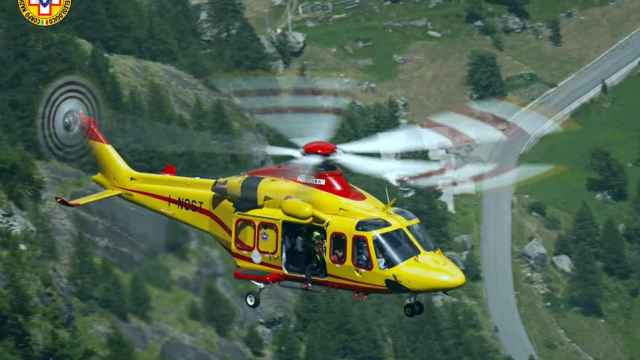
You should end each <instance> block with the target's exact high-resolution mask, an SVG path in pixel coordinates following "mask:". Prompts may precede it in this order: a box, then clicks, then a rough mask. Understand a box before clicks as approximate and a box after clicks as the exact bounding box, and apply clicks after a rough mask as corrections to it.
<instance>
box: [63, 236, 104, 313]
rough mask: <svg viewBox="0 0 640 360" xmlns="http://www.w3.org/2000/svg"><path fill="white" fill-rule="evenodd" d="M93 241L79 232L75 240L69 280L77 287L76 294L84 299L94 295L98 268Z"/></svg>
mask: <svg viewBox="0 0 640 360" xmlns="http://www.w3.org/2000/svg"><path fill="white" fill-rule="evenodd" d="M94 257H95V255H94V252H93V243H92V242H91V240H89V239H87V238H86V237H85V236H84V235H82V234H81V233H79V234H78V235H77V236H76V237H75V239H74V241H73V256H72V257H71V270H70V273H69V280H70V281H71V283H72V284H73V286H74V288H75V294H76V296H77V297H78V299H80V300H82V301H87V300H91V299H93V297H94V288H95V285H96V277H97V275H98V269H97V267H96V264H95V261H94Z"/></svg>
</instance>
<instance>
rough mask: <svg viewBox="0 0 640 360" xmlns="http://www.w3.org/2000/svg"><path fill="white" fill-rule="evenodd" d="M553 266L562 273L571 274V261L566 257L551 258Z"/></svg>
mask: <svg viewBox="0 0 640 360" xmlns="http://www.w3.org/2000/svg"><path fill="white" fill-rule="evenodd" d="M551 261H552V262H553V265H554V266H555V267H556V268H558V270H560V271H563V272H565V273H567V274H571V273H572V272H573V261H571V258H570V257H569V256H567V255H558V256H554V257H552V258H551Z"/></svg>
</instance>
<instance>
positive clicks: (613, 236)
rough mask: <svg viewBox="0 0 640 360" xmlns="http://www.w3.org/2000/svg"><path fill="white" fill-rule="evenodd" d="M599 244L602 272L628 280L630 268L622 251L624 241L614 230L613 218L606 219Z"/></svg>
mask: <svg viewBox="0 0 640 360" xmlns="http://www.w3.org/2000/svg"><path fill="white" fill-rule="evenodd" d="M600 244H601V246H602V255H601V259H602V263H603V265H604V271H605V272H606V273H607V274H609V275H610V276H615V277H617V278H619V279H626V278H628V277H629V274H630V273H631V268H630V266H629V262H628V260H627V256H626V252H625V249H624V239H623V238H622V235H620V232H619V231H618V229H617V228H616V224H615V222H614V221H613V218H608V219H607V221H606V222H605V223H604V226H603V228H602V235H601V237H600Z"/></svg>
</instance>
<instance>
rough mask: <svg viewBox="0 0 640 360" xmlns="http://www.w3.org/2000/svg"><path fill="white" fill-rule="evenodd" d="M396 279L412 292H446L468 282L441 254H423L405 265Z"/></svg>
mask: <svg viewBox="0 0 640 360" xmlns="http://www.w3.org/2000/svg"><path fill="white" fill-rule="evenodd" d="M394 277H395V278H396V279H397V281H398V282H399V283H400V284H401V285H402V286H403V287H404V288H406V289H408V290H409V291H411V292H427V291H446V290H451V289H455V288H459V287H461V286H462V285H464V284H465V282H466V277H465V276H464V273H463V272H462V270H460V268H459V267H458V266H456V265H455V263H453V262H452V261H451V260H450V259H449V258H447V257H446V256H445V255H444V254H442V253H441V252H435V253H427V254H421V255H419V256H417V257H415V258H414V259H412V260H410V261H407V262H405V263H403V264H402V266H398V269H397V271H396V272H395V273H394Z"/></svg>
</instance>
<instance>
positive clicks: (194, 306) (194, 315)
mask: <svg viewBox="0 0 640 360" xmlns="http://www.w3.org/2000/svg"><path fill="white" fill-rule="evenodd" d="M187 312H188V315H189V319H191V320H193V321H202V311H201V310H200V305H199V304H198V302H197V301H195V300H192V301H191V302H190V303H189V309H188V310H187Z"/></svg>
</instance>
